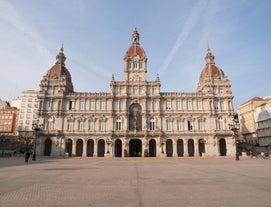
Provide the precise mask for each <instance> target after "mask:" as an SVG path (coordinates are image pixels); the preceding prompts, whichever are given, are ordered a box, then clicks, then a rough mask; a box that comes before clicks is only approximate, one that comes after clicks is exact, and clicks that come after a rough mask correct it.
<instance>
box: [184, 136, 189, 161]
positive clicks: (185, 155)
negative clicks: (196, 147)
mask: <svg viewBox="0 0 271 207" xmlns="http://www.w3.org/2000/svg"><path fill="white" fill-rule="evenodd" d="M183 156H184V157H188V143H187V140H186V139H184V140H183Z"/></svg>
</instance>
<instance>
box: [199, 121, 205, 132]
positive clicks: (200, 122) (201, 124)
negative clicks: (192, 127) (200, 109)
mask: <svg viewBox="0 0 271 207" xmlns="http://www.w3.org/2000/svg"><path fill="white" fill-rule="evenodd" d="M198 126H199V131H203V130H204V121H203V120H199V121H198Z"/></svg>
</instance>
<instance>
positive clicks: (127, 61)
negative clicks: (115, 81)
mask: <svg viewBox="0 0 271 207" xmlns="http://www.w3.org/2000/svg"><path fill="white" fill-rule="evenodd" d="M146 75H147V56H146V54H145V51H144V50H143V48H142V47H141V46H140V44H139V33H138V32H137V29H136V28H135V30H134V32H133V34H132V44H131V46H130V47H129V48H128V50H127V52H126V54H125V56H124V81H125V82H130V83H131V82H145V81H146Z"/></svg>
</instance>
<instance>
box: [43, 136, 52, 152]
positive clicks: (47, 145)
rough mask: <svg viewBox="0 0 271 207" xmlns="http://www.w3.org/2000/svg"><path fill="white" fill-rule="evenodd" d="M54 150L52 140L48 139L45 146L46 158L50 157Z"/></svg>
mask: <svg viewBox="0 0 271 207" xmlns="http://www.w3.org/2000/svg"><path fill="white" fill-rule="evenodd" d="M51 150H52V140H51V139H50V138H47V139H46V140H45V145H44V156H50V155H51Z"/></svg>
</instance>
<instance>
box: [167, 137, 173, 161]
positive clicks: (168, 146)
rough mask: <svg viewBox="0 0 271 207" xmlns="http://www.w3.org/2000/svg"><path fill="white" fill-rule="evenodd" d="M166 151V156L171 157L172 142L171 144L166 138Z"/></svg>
mask: <svg viewBox="0 0 271 207" xmlns="http://www.w3.org/2000/svg"><path fill="white" fill-rule="evenodd" d="M166 153H167V157H172V155H173V144H172V140H171V139H168V140H167V141H166Z"/></svg>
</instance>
